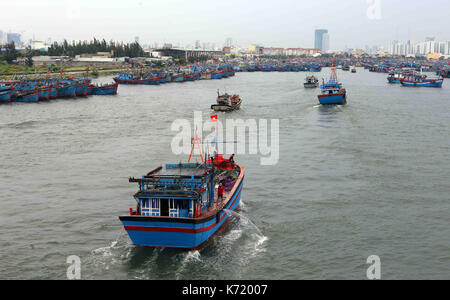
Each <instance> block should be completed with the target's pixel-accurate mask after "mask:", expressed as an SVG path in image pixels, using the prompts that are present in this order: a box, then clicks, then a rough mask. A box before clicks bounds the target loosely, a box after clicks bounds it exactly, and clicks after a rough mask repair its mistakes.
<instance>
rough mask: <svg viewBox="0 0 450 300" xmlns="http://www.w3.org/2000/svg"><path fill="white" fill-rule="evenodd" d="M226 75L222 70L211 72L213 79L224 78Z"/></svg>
mask: <svg viewBox="0 0 450 300" xmlns="http://www.w3.org/2000/svg"><path fill="white" fill-rule="evenodd" d="M224 75H225V72H224V71H223V70H222V71H214V72H212V73H211V79H222V78H223V76H224Z"/></svg>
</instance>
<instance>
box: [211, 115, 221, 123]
mask: <svg viewBox="0 0 450 300" xmlns="http://www.w3.org/2000/svg"><path fill="white" fill-rule="evenodd" d="M218 119H219V118H218V117H217V115H214V116H211V122H217V120H218Z"/></svg>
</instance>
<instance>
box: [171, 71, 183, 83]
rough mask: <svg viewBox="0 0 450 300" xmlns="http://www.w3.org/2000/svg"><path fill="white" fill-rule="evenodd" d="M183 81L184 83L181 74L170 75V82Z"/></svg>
mask: <svg viewBox="0 0 450 300" xmlns="http://www.w3.org/2000/svg"><path fill="white" fill-rule="evenodd" d="M183 81H184V74H183V73H177V74H173V75H172V82H183Z"/></svg>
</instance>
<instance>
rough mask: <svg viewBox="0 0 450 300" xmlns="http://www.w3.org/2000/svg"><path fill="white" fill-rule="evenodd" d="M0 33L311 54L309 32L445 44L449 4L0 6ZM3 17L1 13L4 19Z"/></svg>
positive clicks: (44, 2)
mask: <svg viewBox="0 0 450 300" xmlns="http://www.w3.org/2000/svg"><path fill="white" fill-rule="evenodd" d="M0 1H1V5H0V7H1V8H2V12H3V13H2V14H1V15H2V16H1V18H0V30H3V31H9V30H11V31H13V32H19V33H22V34H23V37H24V38H23V39H24V40H28V39H31V38H33V35H34V36H35V38H36V39H38V40H39V39H41V40H44V39H47V38H49V37H51V38H52V39H53V40H61V39H63V38H67V39H68V40H73V39H76V40H79V39H80V40H90V39H92V38H93V37H97V38H105V39H107V40H110V39H114V40H123V41H133V40H134V37H135V36H139V37H140V41H141V43H143V44H149V43H154V42H158V43H162V42H172V43H181V44H182V45H186V44H194V43H195V41H196V40H200V41H201V42H209V43H215V44H216V46H222V45H223V43H224V42H225V39H226V38H227V37H231V38H233V40H234V41H235V42H236V43H238V44H240V45H242V46H247V45H249V44H252V43H259V44H262V45H264V46H278V47H305V48H306V47H313V45H314V30H315V29H318V28H326V29H328V30H329V32H330V43H331V48H332V49H341V48H344V47H345V46H348V47H364V46H365V45H387V44H388V43H389V42H390V41H392V40H396V39H398V40H407V39H412V40H416V41H421V40H424V39H425V37H436V38H437V39H438V40H442V41H447V40H450V21H449V16H450V1H449V0H426V1H424V0H409V1H408V0H157V1H156V0H128V1H127V0H121V1H117V0H0ZM5 12H8V13H5Z"/></svg>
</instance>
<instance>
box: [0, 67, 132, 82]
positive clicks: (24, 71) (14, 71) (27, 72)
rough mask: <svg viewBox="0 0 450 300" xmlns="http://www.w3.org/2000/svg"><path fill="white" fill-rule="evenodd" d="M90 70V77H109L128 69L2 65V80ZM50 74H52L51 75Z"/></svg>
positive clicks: (72, 73) (84, 72)
mask: <svg viewBox="0 0 450 300" xmlns="http://www.w3.org/2000/svg"><path fill="white" fill-rule="evenodd" d="M87 68H89V76H91V77H96V76H108V75H113V74H117V73H121V72H123V71H126V70H127V69H126V68H123V67H122V68H118V67H117V65H111V66H101V67H94V68H92V67H89V66H56V65H51V66H32V67H29V68H27V67H26V66H24V65H13V64H3V63H0V79H7V80H8V79H13V78H14V77H16V78H17V77H20V78H22V76H24V77H25V78H33V77H37V76H39V75H50V76H55V75H59V74H61V72H63V73H64V74H66V75H67V74H70V75H77V74H86V69H87ZM49 72H50V73H49Z"/></svg>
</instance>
